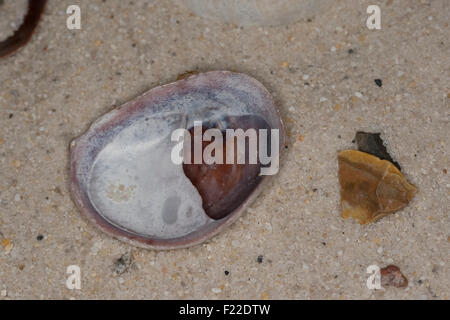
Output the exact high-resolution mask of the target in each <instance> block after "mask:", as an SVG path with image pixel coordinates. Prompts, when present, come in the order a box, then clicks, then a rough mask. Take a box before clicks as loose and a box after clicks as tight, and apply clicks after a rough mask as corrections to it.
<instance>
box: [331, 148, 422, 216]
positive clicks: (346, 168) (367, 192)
mask: <svg viewBox="0 0 450 320" xmlns="http://www.w3.org/2000/svg"><path fill="white" fill-rule="evenodd" d="M338 163H339V183H340V185H341V205H342V217H343V218H344V219H347V218H348V217H352V218H353V219H355V220H357V221H358V222H359V223H360V224H367V223H371V222H374V221H376V220H378V219H381V218H383V217H384V216H386V215H388V214H390V213H394V212H395V211H398V210H400V209H403V208H404V207H406V206H407V205H408V203H409V202H410V201H411V200H412V198H413V197H414V195H415V193H416V191H417V189H416V187H414V186H413V185H412V184H410V183H409V182H408V181H407V180H406V179H405V177H404V176H403V174H402V173H401V172H400V171H399V170H398V169H397V168H396V167H395V166H394V165H393V164H392V163H391V162H389V161H387V160H381V159H379V158H377V157H375V156H373V155H370V154H368V153H365V152H361V151H356V150H345V151H341V152H339V154H338Z"/></svg>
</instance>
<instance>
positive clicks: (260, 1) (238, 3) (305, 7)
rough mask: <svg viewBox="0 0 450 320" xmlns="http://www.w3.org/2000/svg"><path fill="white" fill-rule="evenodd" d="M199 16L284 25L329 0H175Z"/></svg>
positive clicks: (309, 14) (307, 15)
mask: <svg viewBox="0 0 450 320" xmlns="http://www.w3.org/2000/svg"><path fill="white" fill-rule="evenodd" d="M175 1H176V3H178V4H179V5H181V6H185V7H188V8H189V9H191V10H192V11H194V12H195V13H196V14H198V15H199V16H202V17H205V18H210V19H212V20H215V21H221V22H225V23H233V24H237V25H241V26H249V25H259V26H272V25H283V24H289V23H291V22H295V21H298V20H300V19H303V18H312V17H314V16H315V15H316V14H317V13H319V12H320V11H321V10H324V8H326V6H327V5H328V4H330V3H333V1H332V0H277V1H274V0H175Z"/></svg>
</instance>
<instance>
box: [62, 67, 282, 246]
mask: <svg viewBox="0 0 450 320" xmlns="http://www.w3.org/2000/svg"><path fill="white" fill-rule="evenodd" d="M197 121H201V124H202V126H203V129H202V130H201V131H200V132H201V133H203V132H204V130H205V129H208V128H217V129H219V130H220V132H225V131H226V130H227V129H243V130H244V131H245V130H247V129H249V128H250V129H256V130H258V129H270V130H275V131H277V132H278V136H276V140H274V141H277V142H278V145H277V147H276V148H272V149H270V146H271V145H272V144H270V143H269V150H268V151H269V152H270V154H271V157H272V159H276V160H273V163H271V164H269V165H275V166H278V160H277V159H278V155H279V151H280V147H279V146H282V145H283V143H284V131H283V127H282V122H281V119H280V117H279V114H278V111H277V109H276V107H275V105H274V103H273V99H272V97H271V95H270V94H269V93H268V92H267V90H266V89H265V88H264V87H263V85H262V84H260V83H259V82H258V81H256V80H255V79H253V78H251V77H249V76H246V75H244V74H239V73H232V72H226V71H213V72H207V73H203V74H198V75H194V76H191V77H189V78H186V79H183V80H180V81H177V82H174V83H171V84H167V85H164V86H160V87H157V88H154V89H152V90H150V91H148V92H147V93H145V94H144V95H142V96H140V97H138V98H136V99H135V100H133V101H131V102H128V103H126V104H125V105H123V106H122V107H119V108H117V109H114V110H113V111H111V112H110V113H108V114H106V115H104V116H103V117H101V118H100V119H99V120H97V121H96V122H95V123H94V124H92V126H91V127H90V129H89V130H88V131H87V132H86V133H85V134H83V135H82V136H80V137H79V138H77V139H75V140H74V141H73V142H72V143H71V168H70V179H71V192H72V197H73V199H74V202H75V204H76V205H77V207H78V208H79V209H80V211H81V212H82V213H83V214H84V215H85V216H86V217H87V218H88V219H89V220H91V221H92V222H94V223H95V224H96V225H97V226H98V227H99V228H100V229H102V230H103V231H105V232H107V233H109V234H111V235H113V236H115V237H116V238H119V239H121V240H124V241H128V242H132V243H133V244H135V245H138V246H142V247H146V248H155V249H172V248H180V247H187V246H191V245H195V244H198V243H201V242H203V241H204V240H206V239H208V238H210V237H211V236H213V235H214V234H216V233H218V232H219V231H220V230H222V229H223V228H224V227H225V226H227V225H229V224H231V223H232V222H233V221H235V220H236V219H237V218H238V217H239V216H240V214H241V213H242V212H243V210H245V208H246V207H247V206H248V205H249V203H250V202H251V201H252V200H253V199H254V198H255V197H256V196H257V194H258V193H259V192H260V190H261V187H262V185H263V182H264V181H266V180H267V178H268V176H264V175H261V172H262V171H261V170H262V168H263V167H264V165H262V164H261V163H260V162H259V161H258V162H257V163H256V164H248V161H247V162H246V163H245V164H205V163H201V164H187V163H182V164H180V163H174V161H173V160H172V158H171V156H172V153H173V150H174V146H175V145H176V144H177V142H175V141H173V133H174V131H175V130H177V129H186V130H187V131H188V132H190V133H194V131H195V128H196V127H195V126H194V124H195V123H196V124H198V122H197ZM194 122H195V123H194ZM270 130H269V132H270ZM195 132H197V131H195ZM195 134H196V133H194V139H193V140H195V137H196V136H195ZM193 140H191V143H192V141H193ZM260 142H261V141H258V150H259V148H260ZM225 145H226V144H225V143H224V152H225V153H226V152H227V151H226V150H225V149H226V148H225ZM183 146H184V148H185V149H186V150H189V151H192V150H193V148H195V146H193V144H192V145H191V144H186V143H184V144H183ZM207 146H208V142H203V143H202V145H201V148H203V150H204V149H205V148H206V147H207ZM247 147H248V146H247V145H246V149H245V152H246V156H248V153H249V149H248V148H247ZM185 159H186V158H185ZM246 159H247V158H246Z"/></svg>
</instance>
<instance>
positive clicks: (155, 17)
mask: <svg viewBox="0 0 450 320" xmlns="http://www.w3.org/2000/svg"><path fill="white" fill-rule="evenodd" d="M379 2H380V3H381V5H380V6H381V10H382V29H381V30H369V29H368V28H367V27H366V19H367V16H368V15H367V14H366V9H367V4H364V3H365V2H364V1H352V0H343V1H335V3H334V4H333V5H332V6H331V7H330V8H329V9H328V10H327V11H325V12H323V13H322V14H320V15H318V16H316V17H315V18H314V19H312V21H310V22H308V21H299V22H297V23H294V24H291V25H289V26H279V27H244V28H240V27H237V26H234V25H226V24H223V23H219V22H215V21H211V20H207V19H204V18H200V17H197V16H195V15H194V14H192V13H190V12H189V11H187V10H185V9H183V8H181V7H178V6H175V5H173V4H172V2H170V1H168V0H167V1H157V0H148V1H112V0H106V1H101V0H94V1H88V0H81V1H77V3H79V4H80V6H81V11H82V30H68V29H67V28H66V18H67V14H66V8H67V7H68V6H69V5H70V4H73V1H70V0H62V1H56V0H50V1H49V3H48V8H47V11H46V13H45V15H44V17H43V20H42V21H41V24H40V25H39V27H38V30H37V32H36V34H35V35H34V37H33V39H32V41H31V42H30V43H28V44H27V46H26V47H24V48H23V50H21V51H20V52H19V53H17V54H16V55H14V56H12V57H8V58H5V59H1V60H0V241H1V245H0V292H1V295H0V299H20V298H63V299H68V298H75V299H81V298H100V299H110V298H120V299H122V298H126V299H128V298H148V299H167V298H175V299H187V298H190V299H196V298H201V299H215V298H218V299H219V298H220V299H236V298H249V299H260V298H269V299H283V298H293V299H309V298H312V299H318V298H319V299H321V298H326V299H352V298H363V299H366V298H367V299H372V298H375V299H391V298H407V299H409V298H418V299H448V298H449V294H450V290H449V289H450V281H449V280H450V279H449V268H448V266H449V263H450V261H449V241H450V237H449V230H450V228H449V226H450V225H449V216H448V209H449V195H450V179H449V177H450V174H446V173H445V172H446V170H450V161H449V147H448V138H449V135H450V125H449V115H450V103H449V101H450V87H449V84H450V81H449V80H450V70H449V66H450V54H449V53H450V43H449V38H450V37H449V35H450V32H449V26H448V22H449V17H450V3H449V1H447V0H434V1H426V0H423V1H419V0H414V1H408V0H396V1H390V0H388V1H379ZM22 5H23V4H21V1H17V2H15V1H13V0H5V3H4V4H3V6H2V7H0V17H4V15H3V14H2V13H1V12H2V10H4V8H9V9H7V10H10V11H9V12H21V9H20V8H22V7H21V6H22ZM5 10H6V9H5ZM7 17H8V20H9V22H8V23H4V21H1V20H2V19H0V35H1V36H2V38H4V37H6V36H7V35H9V34H10V33H11V31H12V30H13V29H14V28H11V26H12V25H11V23H13V25H14V24H16V25H17V23H18V22H19V23H20V21H21V18H20V17H15V16H14V14H12V15H7ZM350 49H352V51H351V52H352V53H349V50H350ZM189 70H199V71H209V70H233V71H239V72H244V73H247V74H249V75H251V76H253V77H255V78H256V79H258V80H259V81H261V82H262V83H263V84H264V85H265V86H266V87H267V88H268V90H269V91H270V92H271V93H272V94H273V96H274V97H275V100H276V103H277V105H278V106H279V108H280V110H281V115H282V117H283V119H284V122H285V124H286V129H287V133H288V137H287V149H285V151H286V152H285V153H284V155H283V158H282V167H281V170H280V172H279V174H278V175H277V176H276V177H275V178H274V179H273V180H272V182H271V183H270V184H268V185H267V188H265V190H264V191H263V193H262V194H261V195H260V196H259V197H258V198H257V200H256V201H255V202H254V204H253V205H252V207H251V208H250V209H249V210H248V211H247V212H246V213H244V215H243V216H242V217H241V218H240V219H239V220H238V221H237V222H236V223H235V224H234V225H232V226H231V227H230V228H229V229H227V230H225V231H224V232H223V233H221V234H219V235H218V236H216V237H215V238H213V239H212V240H210V241H209V242H207V243H206V244H204V245H200V246H197V247H193V248H189V249H183V250H176V251H164V252H157V251H148V250H144V249H138V248H134V247H130V246H129V245H127V244H125V243H122V242H120V241H118V240H115V239H113V238H111V237H109V236H107V235H105V234H103V233H101V232H100V231H98V230H97V229H96V228H95V227H94V226H93V225H91V224H90V223H88V222H87V221H85V220H84V219H83V218H82V216H81V215H80V213H79V212H78V211H77V209H76V208H75V207H74V204H73V203H72V201H71V199H70V195H69V192H68V174H67V172H68V163H69V158H68V145H69V142H70V140H71V139H72V138H74V137H76V136H78V135H80V134H82V133H83V132H84V131H85V130H86V129H87V128H88V126H89V125H90V124H91V122H92V121H94V120H95V119H96V118H97V117H99V116H100V115H102V114H104V113H105V112H107V111H109V110H111V109H112V108H113V107H114V106H118V105H120V104H122V103H123V102H125V101H127V100H129V99H131V98H133V97H135V96H137V95H139V94H141V93H143V92H144V91H146V90H147V89H149V88H152V87H154V86H157V85H160V84H165V83H168V82H171V81H174V80H175V79H176V78H177V75H179V74H181V73H183V72H185V71H189ZM378 78H379V79H382V81H383V86H382V87H381V88H380V87H378V86H377V85H376V84H375V82H374V79H378ZM357 130H365V131H374V132H382V137H383V139H384V141H385V143H386V144H387V148H388V151H389V152H390V153H391V155H392V156H393V158H394V159H395V160H397V161H398V162H399V163H400V165H401V166H402V171H403V173H404V174H405V175H406V177H407V178H408V179H409V181H410V182H411V183H413V184H414V185H416V186H417V188H418V190H419V191H418V194H417V195H416V197H415V198H414V200H413V201H412V202H411V203H410V205H409V206H408V207H407V208H406V209H404V210H402V211H401V212H398V213H397V214H395V215H391V216H389V217H386V218H384V219H382V220H381V221H379V222H377V223H374V224H371V225H366V226H361V225H359V224H357V223H356V222H354V221H352V220H343V219H342V218H341V213H340V206H339V184H338V179H337V159H336V156H337V152H338V151H339V150H342V149H346V148H355V145H354V144H353V143H352V140H353V138H354V135H355V132H356V131H357ZM39 235H42V236H43V239H42V240H37V237H38V236H39ZM1 239H2V240H1ZM128 252H130V253H131V265H130V266H129V268H128V269H127V268H126V267H125V268H122V266H120V268H118V266H117V264H116V260H117V259H118V258H120V257H121V256H122V255H123V254H125V253H128ZM258 256H262V261H261V258H260V259H259V261H260V262H261V263H259V262H258V261H257V260H258ZM124 260H127V259H124ZM373 264H376V265H379V266H380V267H384V266H386V265H388V264H395V265H397V266H398V267H399V268H400V269H401V270H402V272H403V273H404V275H405V276H406V277H407V278H408V279H409V286H408V287H407V288H406V289H398V288H386V290H384V291H373V290H369V289H368V288H367V286H366V280H367V277H368V274H366V268H367V267H368V266H370V265H373ZM69 265H78V266H80V269H81V277H82V279H81V289H80V290H69V289H68V288H67V287H66V279H67V277H68V275H67V274H66V269H67V267H68V266H69ZM115 270H117V271H118V270H120V272H122V271H124V270H125V271H124V272H123V273H121V274H117V272H116V271H115ZM225 271H228V272H229V274H228V275H226V274H225Z"/></svg>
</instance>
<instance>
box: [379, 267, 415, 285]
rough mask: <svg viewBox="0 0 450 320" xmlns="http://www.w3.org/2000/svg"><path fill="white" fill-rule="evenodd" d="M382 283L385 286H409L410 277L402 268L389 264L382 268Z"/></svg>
mask: <svg viewBox="0 0 450 320" xmlns="http://www.w3.org/2000/svg"><path fill="white" fill-rule="evenodd" d="M380 274H381V285H382V286H383V287H389V286H392V287H397V288H405V287H407V286H408V279H407V278H406V277H405V276H404V275H403V273H401V271H400V268H399V267H397V266H394V265H389V266H387V267H385V268H382V269H381V270H380Z"/></svg>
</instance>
